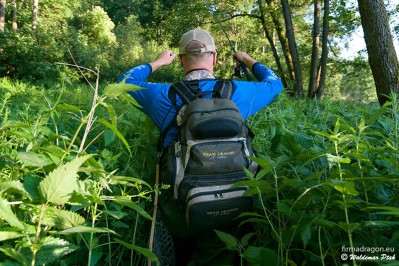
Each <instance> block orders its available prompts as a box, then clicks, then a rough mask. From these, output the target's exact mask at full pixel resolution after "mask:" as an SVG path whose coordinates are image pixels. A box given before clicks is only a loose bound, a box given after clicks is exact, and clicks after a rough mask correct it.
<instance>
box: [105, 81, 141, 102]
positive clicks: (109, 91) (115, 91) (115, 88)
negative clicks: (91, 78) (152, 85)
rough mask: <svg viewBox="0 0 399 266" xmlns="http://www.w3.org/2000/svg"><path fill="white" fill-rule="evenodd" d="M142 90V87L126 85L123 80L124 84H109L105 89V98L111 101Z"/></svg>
mask: <svg viewBox="0 0 399 266" xmlns="http://www.w3.org/2000/svg"><path fill="white" fill-rule="evenodd" d="M141 89H142V88H141V87H139V86H136V85H133V84H129V83H126V82H125V81H124V80H123V81H122V82H119V83H113V84H109V85H108V86H107V87H105V89H104V92H103V96H106V97H109V98H111V99H116V98H118V97H119V96H121V95H123V94H125V93H127V92H129V91H136V90H141Z"/></svg>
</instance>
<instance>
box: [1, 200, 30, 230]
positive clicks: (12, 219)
mask: <svg viewBox="0 0 399 266" xmlns="http://www.w3.org/2000/svg"><path fill="white" fill-rule="evenodd" d="M0 217H1V218H3V219H4V220H6V221H7V222H8V223H9V224H10V225H11V226H15V227H17V228H19V229H22V230H23V229H24V228H25V226H24V224H23V223H22V222H21V221H20V220H18V217H17V216H16V215H15V214H14V213H13V211H12V210H11V207H10V204H9V202H8V201H7V200H6V199H2V198H0Z"/></svg>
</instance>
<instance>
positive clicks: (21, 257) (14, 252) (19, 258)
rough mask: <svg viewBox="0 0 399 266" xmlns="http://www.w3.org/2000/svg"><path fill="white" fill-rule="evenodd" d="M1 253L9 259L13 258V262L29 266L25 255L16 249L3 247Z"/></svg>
mask: <svg viewBox="0 0 399 266" xmlns="http://www.w3.org/2000/svg"><path fill="white" fill-rule="evenodd" d="M0 251H1V252H3V253H4V254H5V255H7V256H8V257H10V258H12V259H13V260H16V261H18V262H19V263H21V264H22V265H29V264H28V260H27V258H26V257H25V255H23V254H21V253H20V252H18V251H17V250H16V249H15V248H13V247H11V246H10V245H3V246H1V247H0Z"/></svg>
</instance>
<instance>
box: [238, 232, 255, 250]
mask: <svg viewBox="0 0 399 266" xmlns="http://www.w3.org/2000/svg"><path fill="white" fill-rule="evenodd" d="M253 236H256V233H255V232H252V233H248V234H246V235H245V236H243V237H242V238H241V245H242V246H243V247H246V246H248V244H249V240H250V239H251V238H252V237H253Z"/></svg>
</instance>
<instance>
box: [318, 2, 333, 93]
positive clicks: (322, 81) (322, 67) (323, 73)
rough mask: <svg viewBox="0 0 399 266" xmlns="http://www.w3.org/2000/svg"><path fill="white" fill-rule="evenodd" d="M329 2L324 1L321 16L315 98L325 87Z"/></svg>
mask: <svg viewBox="0 0 399 266" xmlns="http://www.w3.org/2000/svg"><path fill="white" fill-rule="evenodd" d="M329 16H330V0H324V14H323V36H322V50H321V59H320V80H319V86H318V87H317V93H316V97H317V98H321V97H322V96H323V92H324V87H325V85H326V75H327V61H328V34H329V31H330V21H329Z"/></svg>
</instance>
